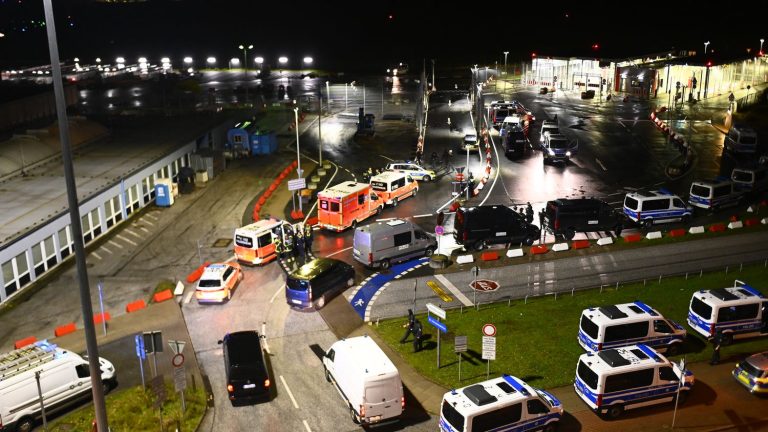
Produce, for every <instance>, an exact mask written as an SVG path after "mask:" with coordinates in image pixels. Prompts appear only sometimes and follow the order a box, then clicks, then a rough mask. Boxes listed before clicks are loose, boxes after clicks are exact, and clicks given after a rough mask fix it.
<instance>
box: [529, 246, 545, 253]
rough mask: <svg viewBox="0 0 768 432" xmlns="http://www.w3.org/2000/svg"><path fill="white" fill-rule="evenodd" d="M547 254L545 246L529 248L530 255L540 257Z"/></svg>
mask: <svg viewBox="0 0 768 432" xmlns="http://www.w3.org/2000/svg"><path fill="white" fill-rule="evenodd" d="M547 252H549V248H548V247H547V245H538V246H532V247H531V255H542V254H545V253H547Z"/></svg>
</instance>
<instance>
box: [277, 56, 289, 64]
mask: <svg viewBox="0 0 768 432" xmlns="http://www.w3.org/2000/svg"><path fill="white" fill-rule="evenodd" d="M277 61H278V62H279V63H280V64H281V65H284V64H286V63H288V57H286V56H280V58H278V59H277Z"/></svg>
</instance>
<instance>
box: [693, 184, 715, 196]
mask: <svg viewBox="0 0 768 432" xmlns="http://www.w3.org/2000/svg"><path fill="white" fill-rule="evenodd" d="M711 193H712V189H710V188H708V187H707V186H702V185H697V184H695V185H691V195H695V196H700V197H705V198H708V197H709V195H710V194H711Z"/></svg>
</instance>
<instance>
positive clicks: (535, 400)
mask: <svg viewBox="0 0 768 432" xmlns="http://www.w3.org/2000/svg"><path fill="white" fill-rule="evenodd" d="M562 415H563V406H562V404H561V403H560V401H559V400H558V399H557V398H556V397H555V396H553V395H552V394H551V393H549V392H546V391H544V390H540V389H537V388H534V387H531V386H529V385H528V384H526V383H525V382H524V381H523V380H521V379H519V378H516V377H513V376H510V375H503V376H501V377H500V378H493V379H490V380H487V381H483V382H480V383H477V384H473V385H470V386H467V387H463V388H460V389H458V390H451V391H450V392H448V393H446V394H445V395H443V403H442V405H441V409H440V431H441V432H472V431H496V430H499V431H501V430H505V431H518V430H519V431H527V430H544V431H547V432H551V431H555V430H556V429H557V425H558V422H559V421H560V418H561V417H562Z"/></svg>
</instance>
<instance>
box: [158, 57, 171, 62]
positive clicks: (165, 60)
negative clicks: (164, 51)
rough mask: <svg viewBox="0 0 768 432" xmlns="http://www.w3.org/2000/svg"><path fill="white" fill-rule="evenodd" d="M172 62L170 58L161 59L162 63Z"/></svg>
mask: <svg viewBox="0 0 768 432" xmlns="http://www.w3.org/2000/svg"><path fill="white" fill-rule="evenodd" d="M170 62H171V59H169V58H168V57H163V58H161V59H160V63H170Z"/></svg>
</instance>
